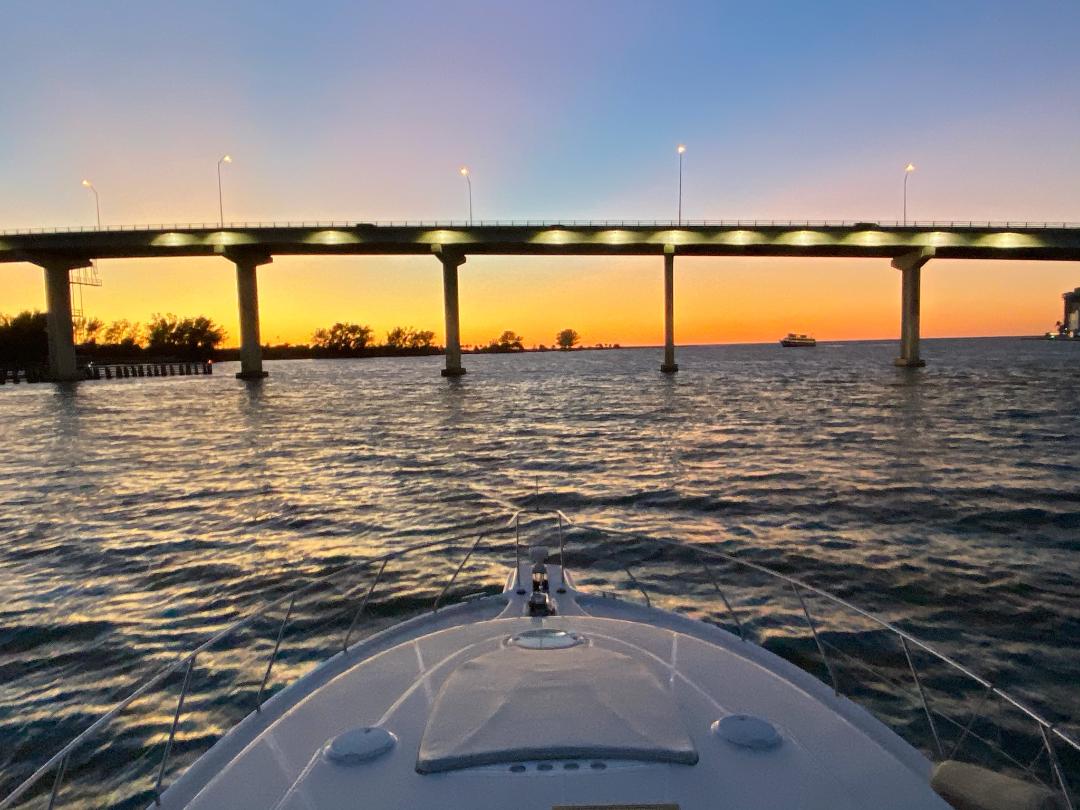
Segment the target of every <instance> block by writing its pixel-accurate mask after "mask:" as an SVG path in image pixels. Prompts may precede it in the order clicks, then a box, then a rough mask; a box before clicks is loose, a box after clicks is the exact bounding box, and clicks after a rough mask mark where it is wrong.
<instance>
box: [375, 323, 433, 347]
mask: <svg viewBox="0 0 1080 810" xmlns="http://www.w3.org/2000/svg"><path fill="white" fill-rule="evenodd" d="M434 341H435V333H434V332H429V331H418V330H416V329H413V328H412V327H411V326H395V327H394V328H393V329H391V330H390V331H389V332H387V333H386V346H387V347H388V348H390V349H430V348H431V347H432V345H433V343H434Z"/></svg>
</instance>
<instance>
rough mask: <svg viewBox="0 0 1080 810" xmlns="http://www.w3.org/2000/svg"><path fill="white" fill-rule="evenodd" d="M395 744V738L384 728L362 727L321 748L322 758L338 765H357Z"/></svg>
mask: <svg viewBox="0 0 1080 810" xmlns="http://www.w3.org/2000/svg"><path fill="white" fill-rule="evenodd" d="M396 744H397V737H395V736H394V735H393V734H392V733H391V732H389V731H387V730H386V729H385V728H380V727H378V726H363V727H361V728H353V729H349V730H348V731H346V732H343V733H342V734H339V735H338V736H336V737H334V739H332V740H330V742H328V743H327V744H326V747H325V748H323V756H325V757H326V758H327V759H328V760H330V761H331V762H336V763H337V764H338V765H358V764H360V763H361V762H367V761H368V760H369V759H375V757H379V756H382V755H383V754H385V753H386V752H387V751H389V750H390V749H391V748H393V747H394V745H396Z"/></svg>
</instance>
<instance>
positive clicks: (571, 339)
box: [555, 329, 581, 351]
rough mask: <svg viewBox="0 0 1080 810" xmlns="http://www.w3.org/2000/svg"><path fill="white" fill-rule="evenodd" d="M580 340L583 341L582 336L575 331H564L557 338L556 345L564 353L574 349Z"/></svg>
mask: <svg viewBox="0 0 1080 810" xmlns="http://www.w3.org/2000/svg"><path fill="white" fill-rule="evenodd" d="M579 340H581V336H580V335H579V334H578V333H577V332H575V331H574V330H573V329H563V330H562V331H561V332H559V334H557V335H556V336H555V343H556V344H557V345H558V347H559V348H560V349H562V350H563V351H567V350H569V349H572V348H574V346H576V345H577V342H578V341H579Z"/></svg>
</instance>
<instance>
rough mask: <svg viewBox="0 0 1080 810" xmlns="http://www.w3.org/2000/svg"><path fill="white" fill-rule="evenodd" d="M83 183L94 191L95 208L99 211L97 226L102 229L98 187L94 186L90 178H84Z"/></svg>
mask: <svg viewBox="0 0 1080 810" xmlns="http://www.w3.org/2000/svg"><path fill="white" fill-rule="evenodd" d="M82 184H83V186H84V187H85V188H88V189H90V190H91V191H92V192H94V210H95V211H96V212H97V226H98V230H99V231H100V230H101V198H100V197H98V193H97V189H96V188H94V184H93V183H91V182H90V181H89V180H83V181H82Z"/></svg>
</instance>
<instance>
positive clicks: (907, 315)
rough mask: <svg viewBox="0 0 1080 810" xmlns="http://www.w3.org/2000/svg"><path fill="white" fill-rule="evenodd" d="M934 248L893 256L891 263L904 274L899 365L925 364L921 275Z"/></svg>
mask: <svg viewBox="0 0 1080 810" xmlns="http://www.w3.org/2000/svg"><path fill="white" fill-rule="evenodd" d="M934 252H935V251H934V249H933V248H923V249H922V250H916V251H913V252H911V253H905V254H904V255H903V256H897V257H896V258H895V259H893V260H892V266H893V267H895V268H896V269H897V270H899V271H900V272H901V274H902V281H901V284H902V292H901V302H900V356H899V357H897V358H896V360H895V361H894V362H895V364H896V365H898V366H904V367H908V368H916V367H919V366H925V365H926V361H925V360H923V359H922V358H921V357H919V315H920V307H921V298H922V293H921V281H922V278H921V277H922V268H923V265H924V264H926V263H927V262H928V261H930V260H931V259H932V258H934Z"/></svg>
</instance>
